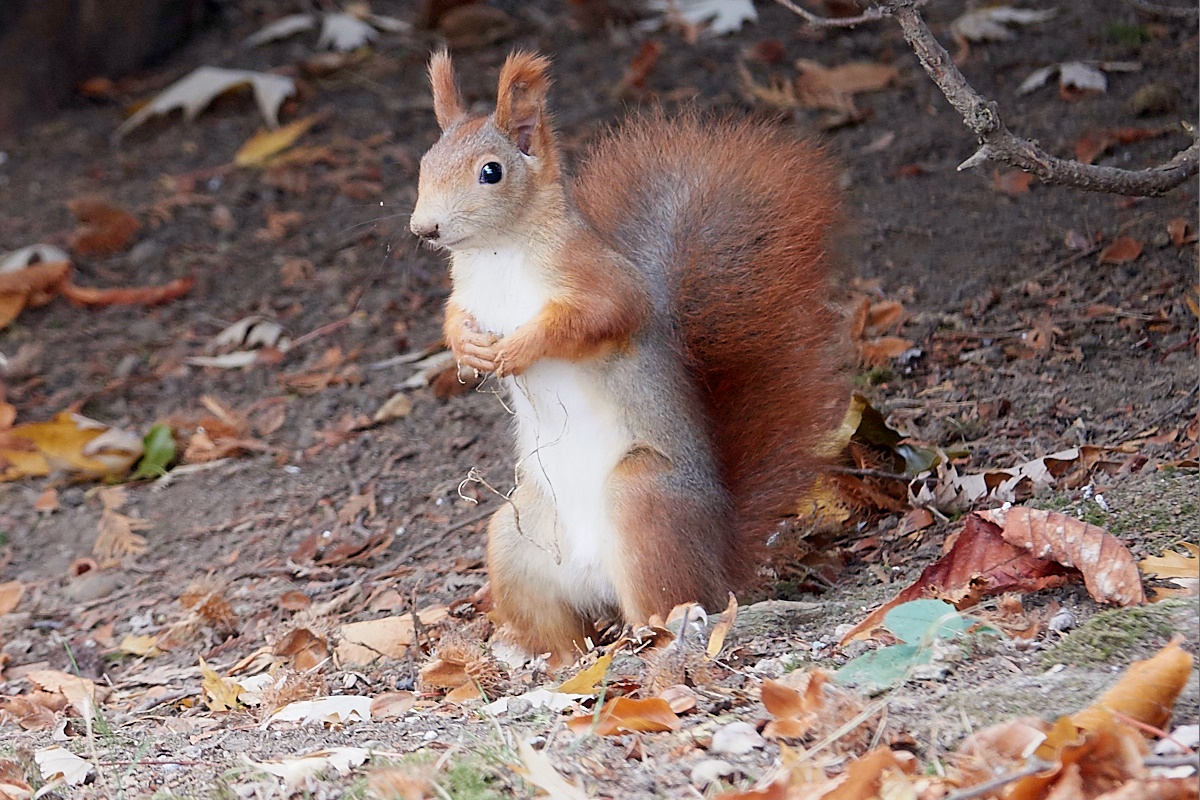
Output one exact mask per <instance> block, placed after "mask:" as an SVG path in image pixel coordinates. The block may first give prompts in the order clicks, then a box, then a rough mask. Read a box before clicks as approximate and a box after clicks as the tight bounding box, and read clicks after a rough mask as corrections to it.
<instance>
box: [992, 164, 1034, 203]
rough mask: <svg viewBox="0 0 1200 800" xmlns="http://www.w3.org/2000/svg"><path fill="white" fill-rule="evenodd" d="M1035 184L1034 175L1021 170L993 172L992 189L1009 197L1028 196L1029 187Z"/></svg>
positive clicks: (996, 170)
mask: <svg viewBox="0 0 1200 800" xmlns="http://www.w3.org/2000/svg"><path fill="white" fill-rule="evenodd" d="M1032 183H1033V175H1032V174H1031V173H1028V172H1022V171H1021V170H1019V169H1014V170H1010V171H1008V172H1001V171H1000V170H998V169H995V170H992V189H994V190H995V191H997V192H1000V194H1006V195H1008V196H1009V197H1016V196H1017V195H1020V194H1028V192H1029V186H1030V185H1031V184H1032Z"/></svg>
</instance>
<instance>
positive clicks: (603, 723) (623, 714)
mask: <svg viewBox="0 0 1200 800" xmlns="http://www.w3.org/2000/svg"><path fill="white" fill-rule="evenodd" d="M593 723H594V725H595V727H594V728H593ZM681 724H682V723H681V722H680V720H679V717H677V716H676V715H675V712H674V711H672V710H671V706H670V705H669V704H668V703H667V701H666V700H663V699H662V698H661V697H651V698H649V699H647V700H635V699H633V698H631V697H614V698H612V699H611V700H608V701H607V702H606V703H605V704H604V706H603V707H602V708H601V709H600V711H599V714H588V715H586V716H582V717H572V718H571V719H569V720H567V727H568V728H570V729H571V730H573V731H575V732H576V733H595V734H596V735H597V736H620V735H621V734H623V733H634V732H638V731H646V732H649V731H674V730H678V729H679V726H680V725H681Z"/></svg>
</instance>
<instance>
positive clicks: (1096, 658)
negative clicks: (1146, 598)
mask: <svg viewBox="0 0 1200 800" xmlns="http://www.w3.org/2000/svg"><path fill="white" fill-rule="evenodd" d="M1187 610H1192V604H1191V603H1190V602H1189V601H1188V600H1187V599H1185V598H1172V599H1170V600H1164V601H1163V602H1161V603H1153V604H1150V605H1145V606H1131V607H1129V608H1116V609H1113V610H1111V611H1104V612H1101V613H1099V614H1097V615H1096V616H1094V617H1092V618H1091V619H1089V620H1088V621H1087V622H1085V623H1083V625H1081V626H1080V627H1079V628H1077V629H1076V630H1074V631H1072V632H1071V633H1069V634H1068V635H1067V636H1065V637H1063V639H1062V641H1060V642H1059V643H1058V644H1056V645H1055V646H1054V647H1052V648H1050V649H1049V650H1047V651H1046V652H1045V653H1043V655H1042V664H1043V665H1046V666H1049V665H1052V664H1090V663H1104V664H1110V663H1118V662H1120V663H1126V662H1129V661H1132V660H1134V658H1135V657H1136V656H1137V654H1136V652H1135V651H1136V650H1137V649H1138V645H1141V644H1143V643H1145V642H1146V641H1147V640H1148V639H1162V638H1166V637H1169V636H1170V635H1171V634H1173V633H1175V632H1176V631H1178V629H1179V626H1178V623H1177V619H1176V617H1177V614H1179V613H1180V612H1184V611H1187Z"/></svg>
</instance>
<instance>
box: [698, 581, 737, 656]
mask: <svg viewBox="0 0 1200 800" xmlns="http://www.w3.org/2000/svg"><path fill="white" fill-rule="evenodd" d="M737 612H738V601H737V598H736V597H734V595H733V592H730V593H729V602H728V603H727V604H726V605H725V610H724V611H722V612H721V618H720V619H719V620H717V624H716V625H714V626H713V629H712V633H710V634H709V635H708V647H707V648H705V652H706V653H707V654H708V657H709V658H716V657H717V656H718V655H720V654H721V648H723V647H724V646H725V637H726V636H728V635H729V631H730V630H731V629H732V628H733V623H734V621H735V620H736V619H737Z"/></svg>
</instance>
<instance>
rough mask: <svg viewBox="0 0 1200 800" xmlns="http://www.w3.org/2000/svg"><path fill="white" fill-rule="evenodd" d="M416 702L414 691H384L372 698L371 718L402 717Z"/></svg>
mask: <svg viewBox="0 0 1200 800" xmlns="http://www.w3.org/2000/svg"><path fill="white" fill-rule="evenodd" d="M416 703H417V697H416V695H414V694H413V693H412V692H384V693H383V694H380V695H377V696H375V697H373V698H371V719H378V720H384V719H401V718H403V717H404V715H405V714H407V713H408V712H409V711H411V710H412V708H413V706H414V705H416Z"/></svg>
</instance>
